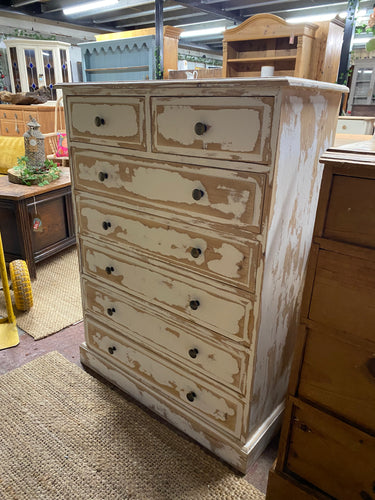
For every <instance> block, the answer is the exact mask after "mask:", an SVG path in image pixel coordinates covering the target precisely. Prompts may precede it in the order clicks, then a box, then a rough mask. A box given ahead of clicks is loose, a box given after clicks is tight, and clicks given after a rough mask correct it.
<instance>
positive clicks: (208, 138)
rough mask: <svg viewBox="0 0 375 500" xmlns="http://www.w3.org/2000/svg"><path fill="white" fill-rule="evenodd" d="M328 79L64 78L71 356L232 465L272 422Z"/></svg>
mask: <svg viewBox="0 0 375 500" xmlns="http://www.w3.org/2000/svg"><path fill="white" fill-rule="evenodd" d="M343 91H345V89H344V88H343V87H339V86H336V85H330V84H325V83H318V82H310V81H307V80H300V79H292V78H273V79H266V80H265V79H263V80H259V79H244V80H239V79H234V80H230V79H228V80H227V79H222V80H207V81H198V82H197V81H163V82H157V81H151V82H132V83H121V84H109V83H108V84H75V85H74V84H68V85H64V86H63V93H64V100H65V110H66V120H67V133H68V138H69V148H70V157H71V164H72V185H73V193H74V200H75V212H76V223H77V232H78V241H79V252H80V265H81V277H82V278H81V279H82V296H83V305H84V316H85V335H86V342H85V344H84V345H82V346H81V360H82V362H83V363H84V364H85V365H87V366H89V367H91V368H92V369H93V370H95V371H97V372H98V373H100V374H101V375H102V376H104V377H105V378H107V379H108V380H110V381H111V382H113V383H115V384H116V385H118V386H119V387H120V388H122V389H123V390H124V391H126V392H127V393H129V394H131V395H132V396H133V397H134V398H136V399H137V400H139V401H140V402H142V403H143V404H144V405H146V406H148V407H149V408H151V409H152V410H154V411H155V412H156V413H157V414H159V415H161V416H162V417H163V418H165V419H166V420H168V421H169V422H171V423H172V424H174V425H175V426H176V427H178V428H179V429H181V430H182V431H184V432H185V433H186V434H188V435H189V436H191V437H192V438H194V439H196V440H197V441H198V442H199V443H201V444H202V445H203V446H205V447H207V448H209V449H210V450H211V451H213V452H214V453H215V454H217V455H218V456H220V457H221V458H222V459H224V460H225V461H227V462H229V463H230V464H232V465H233V466H234V467H236V468H238V469H239V470H241V471H245V470H246V468H247V467H248V465H249V464H250V463H251V461H253V460H254V459H255V458H257V456H258V455H259V454H260V453H261V451H262V450H263V449H264V447H265V446H266V445H267V443H268V442H269V440H270V439H271V438H272V436H273V434H274V432H275V431H276V430H277V428H278V425H279V420H280V417H281V414H282V411H283V407H284V398H285V394H286V389H287V382H288V377H289V369H290V358H291V353H292V351H293V345H294V338H295V331H296V325H297V320H298V313H299V303H300V293H301V289H302V286H303V281H304V272H305V266H306V259H307V256H308V252H309V247H310V244H311V236H312V229H313V225H314V217H315V210H316V203H317V196H318V192H319V185H320V178H321V167H320V165H319V164H318V158H319V156H320V155H321V153H322V152H323V150H324V149H326V148H327V147H328V146H330V145H331V144H332V142H333V136H334V132H335V128H336V121H337V113H338V106H339V102H340V98H341V93H342V92H343Z"/></svg>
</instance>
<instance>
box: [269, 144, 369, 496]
mask: <svg viewBox="0 0 375 500" xmlns="http://www.w3.org/2000/svg"><path fill="white" fill-rule="evenodd" d="M359 148H361V149H359ZM322 161H323V163H324V165H325V168H324V174H323V181H322V187H321V194H320V199H319V205H318V211H317V218H316V224H315V230H314V238H313V244H312V249H311V254H310V260H309V265H308V270H307V278H306V287H305V291H304V297H303V306H302V313H301V317H302V322H301V327H300V331H299V336H298V340H297V346H296V351H295V359H294V366H293V370H292V373H291V378H290V387H289V396H288V401H287V409H286V414H285V417H284V422H283V431H282V435H281V440H280V448H279V456H278V458H277V462H276V466H275V468H274V469H273V470H272V471H271V473H270V476H269V483H268V491H267V500H290V499H292V498H293V500H304V499H307V498H319V499H327V500H328V499H331V498H337V499H340V500H355V499H358V500H363V499H370V498H374V492H375V482H374V481H375V476H374V471H375V437H374V436H375V418H374V415H375V397H374V395H375V327H374V325H375V309H374V303H375V142H374V140H371V141H367V142H364V143H361V144H359V143H357V144H356V145H346V146H342V147H341V148H332V149H331V150H328V152H327V153H326V154H325V155H324V156H323V158H322Z"/></svg>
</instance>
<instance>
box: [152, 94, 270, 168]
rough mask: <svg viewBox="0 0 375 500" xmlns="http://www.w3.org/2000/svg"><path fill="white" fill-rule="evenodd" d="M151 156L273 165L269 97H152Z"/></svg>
mask: <svg viewBox="0 0 375 500" xmlns="http://www.w3.org/2000/svg"><path fill="white" fill-rule="evenodd" d="M151 103H152V119H153V124H154V136H153V150H154V151H157V152H163V153H177V154H181V155H188V156H205V157H210V158H221V159H228V160H244V161H251V162H256V163H262V164H269V163H270V162H271V149H270V140H271V131H272V115H273V104H274V99H273V97H221V98H216V97H214V98H212V97H211V98H210V97H185V98H175V97H169V98H168V97H165V98H161V97H154V98H151Z"/></svg>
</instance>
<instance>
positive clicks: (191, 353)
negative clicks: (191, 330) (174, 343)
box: [189, 347, 198, 359]
mask: <svg viewBox="0 0 375 500" xmlns="http://www.w3.org/2000/svg"><path fill="white" fill-rule="evenodd" d="M189 356H190V357H191V358H193V359H195V358H196V357H197V356H198V349H197V348H195V347H194V349H189Z"/></svg>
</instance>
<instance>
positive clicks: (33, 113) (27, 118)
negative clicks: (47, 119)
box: [21, 109, 50, 133]
mask: <svg viewBox="0 0 375 500" xmlns="http://www.w3.org/2000/svg"><path fill="white" fill-rule="evenodd" d="M21 116H22V118H23V122H24V123H25V124H27V123H29V121H30V118H34V119H35V120H36V121H39V113H38V110H35V111H34V110H32V109H31V110H30V111H29V110H27V111H24V112H23V115H21ZM42 127H43V125H42ZM41 132H42V133H47V132H50V131H49V130H48V131H47V130H43V128H41Z"/></svg>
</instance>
